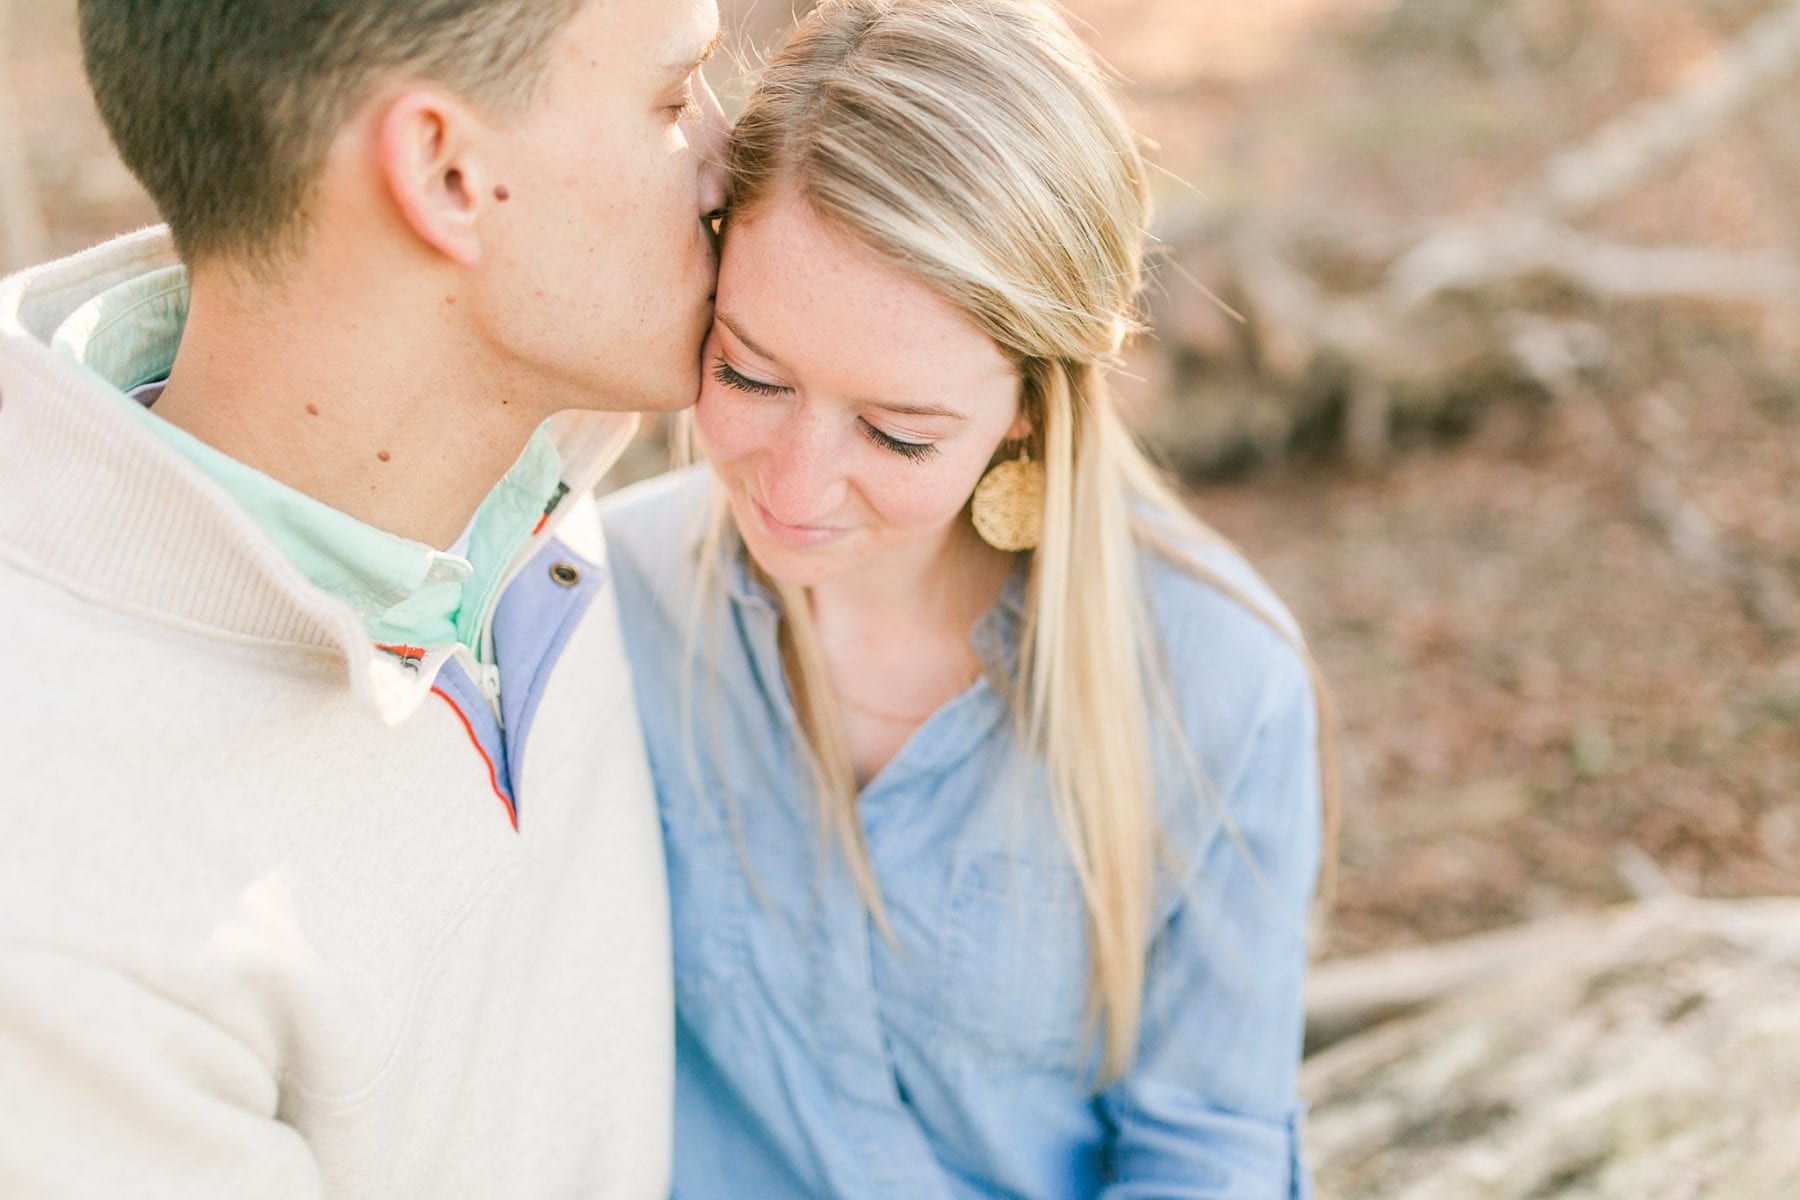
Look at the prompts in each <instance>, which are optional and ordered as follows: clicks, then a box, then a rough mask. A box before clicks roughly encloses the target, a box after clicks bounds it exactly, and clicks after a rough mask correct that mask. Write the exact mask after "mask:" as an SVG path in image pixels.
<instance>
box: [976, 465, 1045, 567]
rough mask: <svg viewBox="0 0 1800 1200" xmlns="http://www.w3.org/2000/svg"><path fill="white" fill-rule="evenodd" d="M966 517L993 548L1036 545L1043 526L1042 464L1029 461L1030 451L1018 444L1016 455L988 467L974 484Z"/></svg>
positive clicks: (1015, 550) (1031, 547)
mask: <svg viewBox="0 0 1800 1200" xmlns="http://www.w3.org/2000/svg"><path fill="white" fill-rule="evenodd" d="M969 518H970V520H971V521H973V522H974V525H975V532H976V533H978V534H980V535H981V540H982V541H984V542H986V543H987V544H988V545H990V546H992V547H993V548H994V549H996V550H1003V551H1005V552H1006V553H1008V554H1017V553H1018V552H1019V551H1021V550H1035V549H1037V544H1038V538H1039V537H1040V536H1042V534H1043V529H1044V466H1043V464H1042V463H1036V462H1033V461H1031V451H1030V450H1029V449H1027V448H1026V447H1025V446H1024V445H1020V447H1019V457H1017V458H1009V459H1007V460H1006V461H1004V462H998V463H995V464H994V465H993V466H992V467H990V468H988V473H987V474H986V475H983V476H982V477H981V482H980V483H978V484H976V485H975V495H974V497H973V498H972V499H971V500H970V501H969Z"/></svg>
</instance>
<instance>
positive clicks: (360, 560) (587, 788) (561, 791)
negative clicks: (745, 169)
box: [0, 0, 724, 1198]
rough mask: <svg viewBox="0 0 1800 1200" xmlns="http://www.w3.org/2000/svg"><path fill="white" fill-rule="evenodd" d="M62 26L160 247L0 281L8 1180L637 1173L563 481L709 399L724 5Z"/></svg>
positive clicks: (634, 775) (638, 1019)
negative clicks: (81, 58) (712, 69)
mask: <svg viewBox="0 0 1800 1200" xmlns="http://www.w3.org/2000/svg"><path fill="white" fill-rule="evenodd" d="M80 12H81V21H82V33H83V39H84V47H85V52H86V60H87V65H88V73H89V79H90V82H91V84H92V86H93V89H94V92H95V95H96V97H97V99H98V101H99V104H100V108H101V112H102V114H103V116H104V117H105V119H106V121H107V123H108V126H109V128H110V130H111V132H112V135H113V138H114V141H115V143H116V144H117V146H118V148H119V150H120V152H121V154H122V156H123V157H124V159H125V161H126V163H127V164H128V165H129V166H130V167H131V168H132V169H133V170H134V171H135V172H136V174H137V175H138V176H139V178H140V179H141V180H142V181H143V182H144V184H145V185H146V187H147V189H148V190H149V191H150V193H151V195H152V197H153V198H154V199H155V201H156V202H157V204H158V206H159V208H160V210H161V212H162V213H163V215H164V216H165V218H166V220H167V222H168V232H167V234H165V233H164V232H162V231H149V232H146V233H144V234H139V235H133V236H131V237H127V238H124V239H121V240H119V241H117V242H114V243H111V244H109V245H106V246H103V247H100V248H98V249H96V250H94V251H90V252H88V253H85V254H82V255H77V256H76V257H74V258H72V259H68V260H65V261H63V262H60V263H55V264H51V265H49V266H46V267H42V268H38V269H35V270H32V271H27V272H25V273H23V274H22V275H20V276H17V277H15V278H13V279H11V280H9V281H7V282H6V283H5V284H4V285H0V629H3V630H4V633H3V634H0V680H3V681H4V689H3V690H0V730H3V732H0V738H3V739H4V741H3V743H0V745H3V750H4V765H3V768H0V770H3V772H4V774H3V775H0V1130H3V1132H0V1195H5V1196H9V1197H10V1196H21V1197H23V1196H39V1195H54V1196H89V1195H92V1196H114V1195H130V1196H204V1195H219V1196H225V1195H229V1196H246V1197H248V1196H255V1197H287V1196H311V1195H320V1194H330V1195H357V1196H382V1197H388V1196H430V1197H434V1198H435V1197H446V1196H465V1195H466V1196H481V1197H494V1196H521V1197H526V1196H529V1197H546V1196H577V1195H579V1196H649V1195H656V1194H664V1193H666V1190H667V1179H668V1166H669V1161H668V1160H669V1145H668V1136H669V1135H668V1109H669V1105H670V1087H671V1083H670V1056H671V1040H672V1032H671V1026H672V1019H671V1012H670V1009H671V1000H670V984H669V948H668V931H667V901H666V896H665V894H664V878H663V867H662V858H661V846H660V841H659V835H658V825H657V820H656V814H655V809H654V804H653V798H652V793H651V787H650V781H649V778H648V771H647V768H646V765H645V761H644V757H643V752H642V747H641V740H640V736H639V732H638V725H637V717H636V713H635V711H634V709H633V707H632V701H631V688H630V680H629V678H628V676H627V670H626V667H625V661H624V656H623V653H622V647H621V643H620V636H619V632H618V629H617V622H616V616H615V610H614V606H613V600H612V596H611V594H610V591H609V582H608V579H607V571H606V565H605V551H604V547H603V546H602V544H601V542H600V540H599V533H598V525H597V522H596V521H595V520H594V517H593V512H592V510H591V507H590V506H589V504H588V503H587V502H586V497H587V496H588V495H589V493H590V491H591V489H592V487H593V485H594V483H595V482H596V480H597V479H598V478H599V476H600V474H601V473H602V472H603V471H604V470H605V468H606V466H607V465H608V464H609V463H610V462H611V460H612V458H613V457H614V456H615V455H616V453H617V451H618V450H619V448H620V446H621V444H622V442H623V440H624V438H625V437H627V436H628V434H629V428H630V422H631V420H632V418H630V417H629V416H627V415H626V414H627V413H628V412H630V411H631V410H638V409H670V408H676V407H680V406H683V405H686V404H687V403H689V401H690V400H691V399H692V398H693V396H694V395H695V394H696V392H697V390H698V379H699V374H698V372H699V355H698V348H699V344H700V341H701V338H702V336H703V333H704V330H705V327H706V325H707V322H708V321H709V319H710V308H711V305H710V296H711V289H712V281H713V270H714V258H713V249H712V242H711V236H710V228H709V220H708V219H709V217H710V215H711V214H713V213H714V212H715V211H716V210H717V209H718V208H719V207H720V205H721V204H722V202H723V186H722V180H721V179H720V177H719V171H718V166H717V165H716V164H717V162H718V159H719V156H720V151H721V149H722V145H723V142H722V139H723V136H724V122H723V118H722V116H721V114H720V112H719V110H718V106H717V103H716V101H715V100H714V98H713V96H712V94H711V92H710V91H709V90H708V89H707V86H706V84H705V81H704V79H703V78H702V77H701V74H700V64H701V63H702V62H703V61H704V60H705V59H706V57H707V55H708V54H709V53H710V51H711V46H712V45H713V44H714V43H716V40H717V32H718V14H717V11H716V8H715V5H714V0H449V2H446V0H336V2H334V3H330V4H294V3H292V0H81V4H80ZM171 238H172V243H171ZM565 410H586V411H565ZM554 413H561V415H560V416H557V417H556V419H555V420H553V421H548V423H546V420H547V418H550V417H551V415H552V414H554Z"/></svg>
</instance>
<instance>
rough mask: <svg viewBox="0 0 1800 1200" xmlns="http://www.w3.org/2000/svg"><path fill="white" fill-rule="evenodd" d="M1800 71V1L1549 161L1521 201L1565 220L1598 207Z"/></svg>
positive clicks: (1771, 15) (1755, 25)
mask: <svg viewBox="0 0 1800 1200" xmlns="http://www.w3.org/2000/svg"><path fill="white" fill-rule="evenodd" d="M1796 69H1800V3H1790V4H1785V5H1783V6H1781V7H1780V8H1778V9H1776V10H1775V11H1773V12H1771V13H1769V14H1768V15H1766V16H1764V17H1762V18H1761V19H1760V20H1758V21H1756V22H1754V23H1753V24H1752V25H1750V27H1749V28H1747V29H1745V30H1744V31H1743V32H1742V33H1741V34H1739V35H1738V37H1737V40H1736V41H1734V42H1732V43H1731V45H1729V46H1728V47H1726V48H1725V49H1724V50H1722V51H1721V52H1720V53H1719V54H1718V55H1717V56H1716V57H1715V58H1714V59H1713V60H1712V61H1711V62H1710V63H1709V64H1707V66H1706V67H1705V68H1703V69H1702V70H1700V71H1699V72H1697V73H1695V74H1694V75H1693V76H1692V77H1690V78H1689V80H1688V81H1687V82H1686V83H1684V84H1683V85H1682V86H1680V87H1678V88H1676V89H1675V90H1674V91H1672V92H1669V93H1667V94H1665V95H1663V96H1659V97H1657V98H1656V99H1654V100H1651V101H1648V102H1646V103H1644V104H1642V105H1639V106H1638V107H1637V108H1634V109H1632V110H1631V111H1630V112H1628V113H1626V114H1625V115H1624V116H1622V117H1620V118H1618V119H1617V120H1615V121H1613V122H1612V123H1611V124H1609V125H1607V126H1606V127H1605V128H1603V129H1602V130H1600V132H1599V133H1597V134H1596V135H1594V136H1593V137H1592V138H1590V139H1588V140H1587V141H1586V142H1585V143H1583V144H1582V145H1579V146H1576V147H1573V148H1572V149H1569V150H1566V151H1564V152H1563V153H1561V154H1559V155H1557V156H1556V157H1555V158H1554V159H1553V160H1551V162H1550V165H1549V167H1548V169H1547V170H1546V171H1545V174H1544V179H1543V181H1542V183H1541V185H1540V188H1539V191H1538V192H1537V194H1536V195H1534V196H1531V197H1528V198H1527V200H1526V201H1525V203H1523V204H1522V205H1520V207H1521V208H1522V209H1525V210H1527V211H1538V212H1542V213H1544V214H1545V215H1548V216H1552V217H1555V218H1558V219H1560V220H1563V221H1569V220H1573V219H1575V218H1577V217H1580V216H1583V215H1585V214H1587V213H1589V212H1592V211H1593V210H1594V209H1596V208H1598V207H1599V206H1601V205H1602V204H1605V203H1606V202H1607V201H1609V200H1612V199H1614V198H1616V197H1618V196H1620V195H1622V194H1624V193H1625V192H1627V191H1629V190H1630V189H1631V188H1633V187H1636V186H1637V185H1638V184H1640V183H1642V182H1644V181H1645V180H1646V179H1647V178H1649V177H1650V176H1651V175H1652V174H1654V173H1655V172H1656V171H1658V170H1660V169H1662V168H1664V167H1666V166H1668V165H1669V164H1670V163H1672V162H1674V161H1675V160H1676V159H1678V158H1679V157H1681V156H1682V155H1683V154H1685V153H1687V151H1689V150H1690V149H1692V148H1693V147H1694V146H1695V145H1697V144H1699V142H1700V141H1701V140H1702V139H1704V138H1705V137H1706V136H1707V135H1708V134H1710V133H1712V132H1713V131H1714V130H1716V129H1718V128H1719V127H1720V126H1721V125H1723V124H1725V122H1727V121H1728V120H1730V119H1731V118H1732V117H1734V116H1736V115H1737V114H1738V113H1740V112H1742V111H1744V110H1745V109H1746V108H1748V107H1750V105H1752V104H1753V103H1755V102H1756V101H1757V100H1759V99H1761V98H1762V97H1763V96H1764V95H1766V94H1767V93H1768V92H1769V90H1770V89H1771V88H1773V87H1774V86H1775V85H1776V84H1778V83H1780V82H1781V81H1782V80H1783V79H1785V78H1787V77H1788V76H1789V75H1791V74H1793V73H1794V71H1795V70H1796Z"/></svg>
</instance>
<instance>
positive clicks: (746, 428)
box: [694, 381, 760, 466]
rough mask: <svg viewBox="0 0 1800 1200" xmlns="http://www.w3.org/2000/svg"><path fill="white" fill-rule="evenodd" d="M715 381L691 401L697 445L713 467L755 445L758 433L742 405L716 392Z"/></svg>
mask: <svg viewBox="0 0 1800 1200" xmlns="http://www.w3.org/2000/svg"><path fill="white" fill-rule="evenodd" d="M719 391H720V388H719V385H718V384H715V383H712V382H710V381H709V382H708V383H707V384H706V385H705V386H704V387H702V388H701V389H700V398H699V399H698V400H696V401H695V402H694V431H695V432H696V433H698V434H699V435H700V446H701V449H703V450H704V451H705V452H706V457H707V458H708V459H710V460H711V461H712V463H713V464H714V465H715V466H723V465H724V464H726V463H729V462H732V461H734V460H736V459H739V458H743V457H744V456H745V455H747V454H749V453H751V452H752V451H753V450H754V449H755V448H756V446H757V444H758V442H759V440H760V435H759V433H758V430H757V428H756V424H755V422H754V421H753V420H752V419H750V414H749V413H747V412H746V411H745V410H744V405H742V404H739V403H738V402H736V401H735V400H732V399H730V398H728V397H725V396H721V395H720V394H719Z"/></svg>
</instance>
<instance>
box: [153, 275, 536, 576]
mask: <svg viewBox="0 0 1800 1200" xmlns="http://www.w3.org/2000/svg"><path fill="white" fill-rule="evenodd" d="M359 284H361V285H362V286H357V287H354V288H343V287H330V288H324V289H315V288H309V287H308V286H307V285H306V282H305V281H304V280H303V279H302V280H300V281H297V282H291V283H289V284H287V285H283V286H272V287H257V286H256V285H252V284H249V283H247V282H244V281H241V280H238V279H236V278H229V279H227V278H221V277H218V276H208V275H206V274H203V273H198V272H197V273H196V276H195V278H194V281H193V289H192V299H191V303H190V307H189V315H188V322H187V327H186V330H185V331H184V333H183V336H182V340H181V346H180V349H179V351H178V352H177V355H176V359H175V364H174V367H173V368H172V370H171V372H170V375H169V383H168V386H167V388H165V389H164V391H163V393H162V396H161V397H160V398H159V399H158V401H157V404H156V412H157V415H158V416H160V417H162V418H163V419H165V420H167V421H170V422H171V423H173V424H175V425H177V426H179V427H180V428H182V429H184V430H186V431H187V432H188V433H191V434H193V435H194V436H195V437H197V438H199V439H200V440H201V441H204V442H206V443H207V444H209V445H211V446H212V447H214V448H215V449H217V450H220V451H222V452H224V453H226V454H228V455H230V456H232V457H233V458H235V459H237V460H238V461H240V462H243V463H245V464H246V465H248V466H251V467H254V468H256V469H257V470H259V471H261V472H263V473H264V474H266V475H269V476H271V477H272V478H274V479H277V480H279V481H280V482H282V483H284V484H286V485H288V486H289V487H292V488H294V489H295V490H297V491H300V492H304V493H305V494H307V495H308V496H311V497H312V498H314V499H315V500H318V501H320V502H322V503H324V504H328V505H330V506H331V507H333V508H335V509H338V510H339V511H340V512H344V513H347V514H348V515H350V516H352V517H355V518H356V519H358V520H360V521H362V522H364V523H365V524H368V525H371V526H374V527H375V528H377V529H381V530H385V531H387V532H389V533H393V534H398V535H400V536H402V537H406V538H411V539H413V540H415V541H419V542H423V543H425V544H426V545H429V546H433V547H436V548H438V549H444V548H446V547H448V546H449V545H450V544H451V543H452V542H453V541H455V539H456V538H457V537H458V535H460V534H461V533H462V531H463V529H464V528H465V527H466V526H467V525H468V523H469V521H470V519H471V518H472V517H473V516H474V513H475V510H476V508H477V507H479V506H480V504H481V501H482V499H483V498H484V497H485V496H486V495H487V493H488V491H489V490H490V489H491V488H492V487H493V485H494V484H495V482H497V481H498V480H499V478H500V477H501V476H502V475H504V474H505V473H506V471H507V469H508V468H509V467H510V466H511V465H512V464H513V462H514V461H516V459H517V458H518V456H519V453H520V451H521V450H522V449H523V448H524V446H525V443H526V441H527V439H529V437H530V436H531V432H532V430H533V429H535V428H536V427H537V425H538V424H539V423H540V422H541V421H542V419H543V418H544V417H545V416H547V415H548V412H547V411H545V410H543V409H542V408H540V407H538V406H536V405H532V404H529V403H527V402H525V400H524V399H523V398H522V392H523V389H521V388H519V387H518V386H517V384H516V383H514V382H512V381H502V380H498V379H495V378H493V377H494V376H496V375H497V374H498V372H497V371H496V370H495V369H494V367H493V365H492V363H491V362H484V361H482V360H481V359H480V358H479V357H477V356H476V355H475V354H473V353H472V352H471V350H470V349H469V347H470V346H471V345H473V344H475V343H478V342H479V339H478V338H474V337H471V336H465V335H464V332H465V331H462V327H461V326H460V324H459V323H458V321H457V316H458V314H456V313H455V310H454V306H453V305H445V310H444V311H433V308H432V306H431V305H430V304H429V302H426V303H423V304H422V303H421V297H420V296H419V295H418V294H417V291H416V288H417V285H416V283H415V284H414V285H413V286H414V288H415V291H414V292H413V293H410V294H408V293H405V292H403V291H402V290H401V289H402V288H403V287H404V286H405V285H390V286H387V287H384V286H382V285H381V283H380V282H379V281H378V280H375V279H372V278H369V277H368V276H364V277H363V279H362V280H360V281H359ZM435 298H438V299H440V300H441V297H435Z"/></svg>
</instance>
